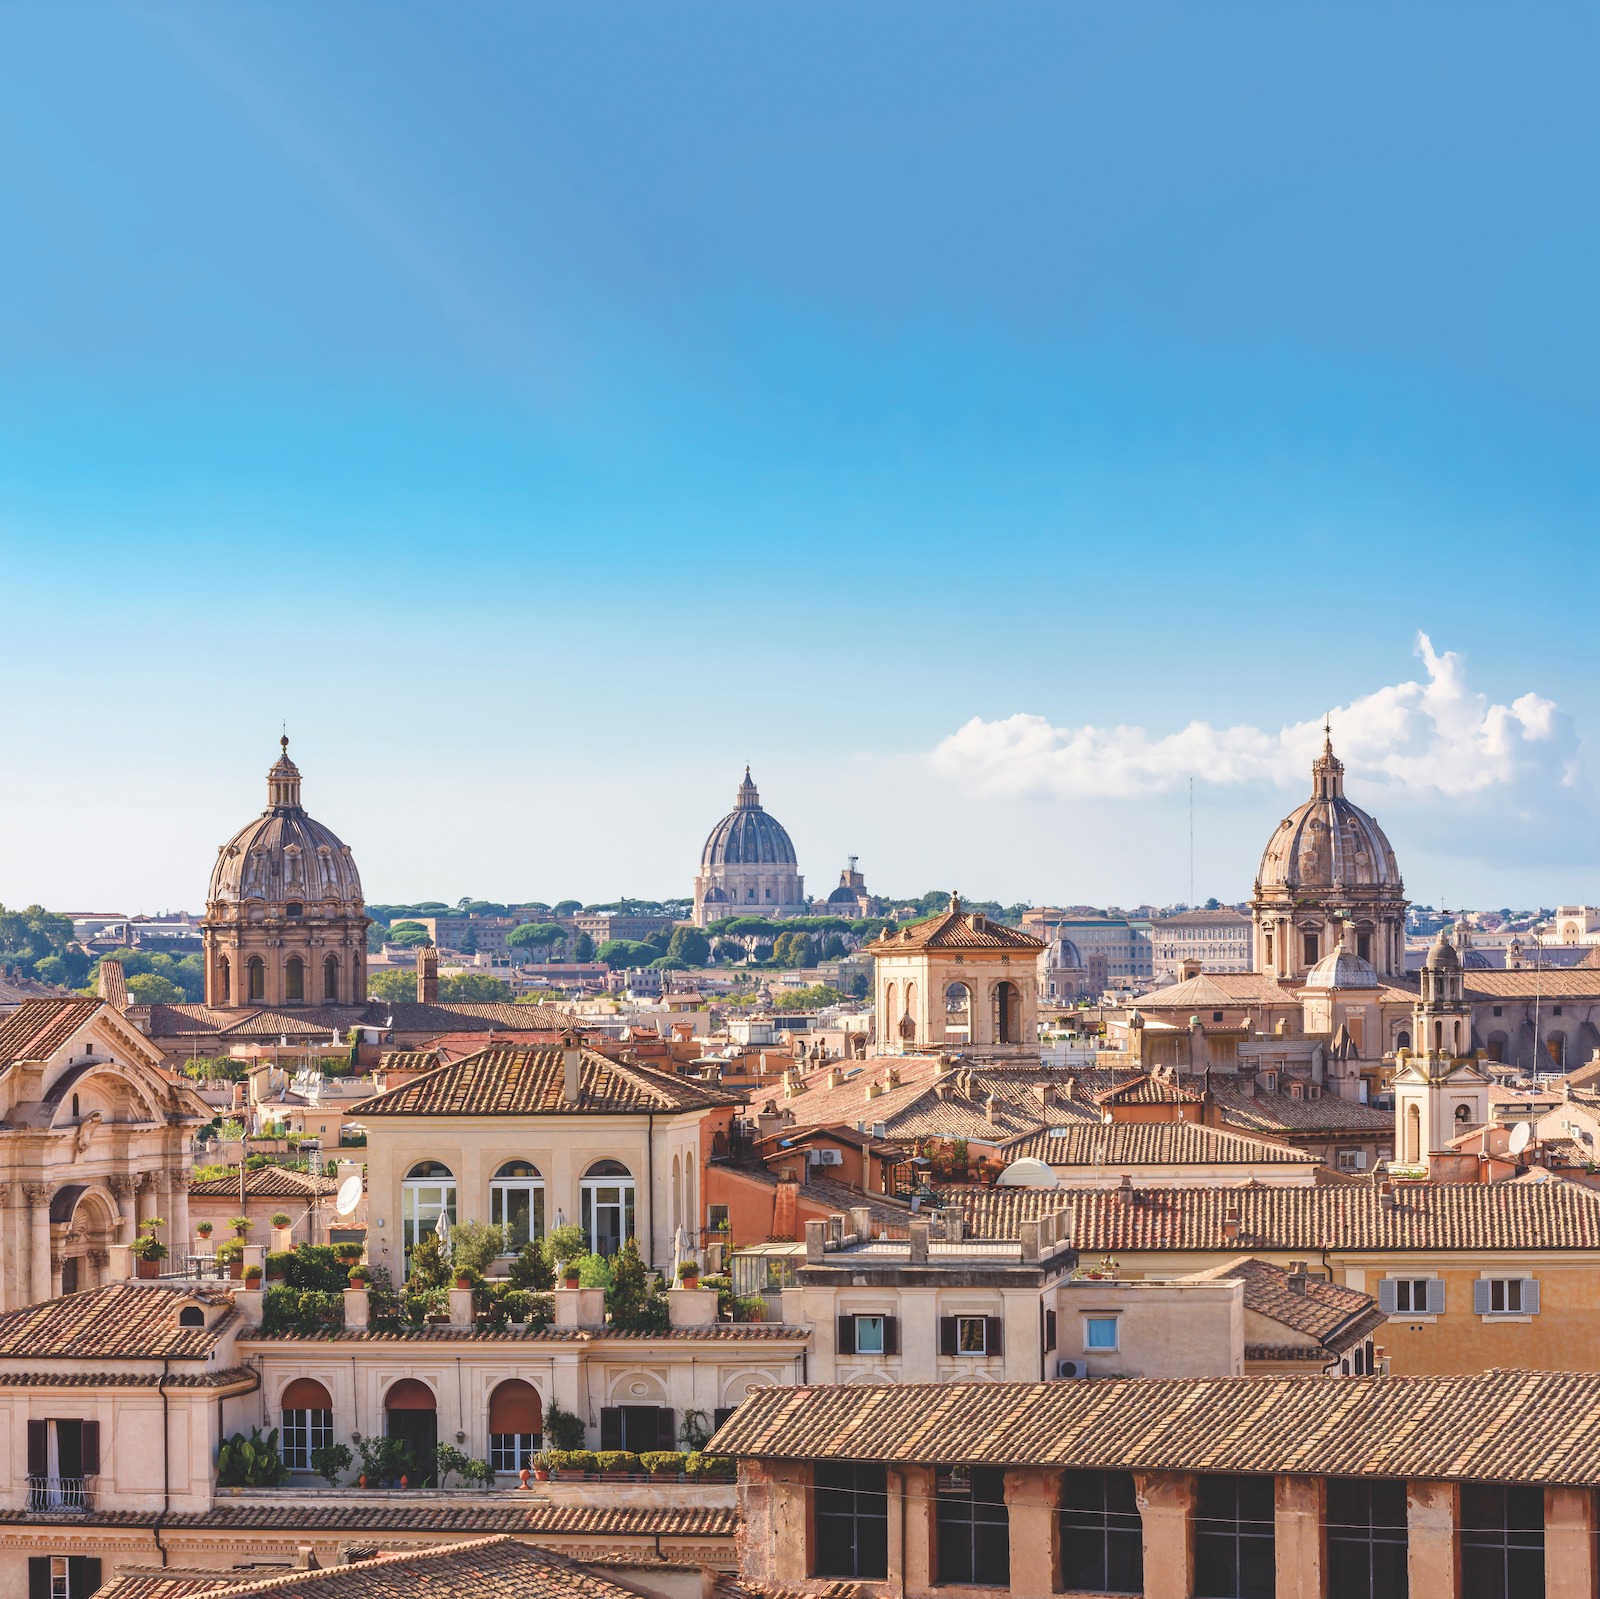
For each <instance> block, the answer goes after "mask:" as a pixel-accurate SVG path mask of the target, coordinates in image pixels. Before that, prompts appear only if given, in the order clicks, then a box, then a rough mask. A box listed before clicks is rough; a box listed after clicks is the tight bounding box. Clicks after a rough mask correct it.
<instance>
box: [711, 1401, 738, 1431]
mask: <svg viewBox="0 0 1600 1599" xmlns="http://www.w3.org/2000/svg"><path fill="white" fill-rule="evenodd" d="M732 1414H733V1406H732V1405H718V1406H717V1408H716V1409H715V1410H713V1411H712V1412H711V1430H712V1431H713V1432H717V1431H719V1430H720V1429H721V1427H722V1424H723V1423H724V1422H725V1421H726V1420H727V1419H728V1418H729V1417H730V1416H731V1415H732Z"/></svg>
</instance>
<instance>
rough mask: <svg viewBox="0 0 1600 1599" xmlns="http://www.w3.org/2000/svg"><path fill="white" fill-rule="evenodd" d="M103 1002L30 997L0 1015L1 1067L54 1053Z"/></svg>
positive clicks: (40, 1058)
mask: <svg viewBox="0 0 1600 1599" xmlns="http://www.w3.org/2000/svg"><path fill="white" fill-rule="evenodd" d="M104 1003H105V1001H104V1000H99V999H29V1000H24V1001H23V1002H22V1004H20V1005H19V1006H17V1008H16V1009H15V1010H14V1011H12V1012H11V1013H10V1014H9V1015H7V1016H0V1070H3V1069H5V1068H6V1067H8V1066H11V1065H14V1064H15V1063H16V1062H17V1061H19V1060H44V1059H46V1058H47V1057H48V1056H50V1055H53V1054H54V1053H55V1052H56V1051H57V1050H58V1049H60V1048H61V1046H62V1045H63V1044H64V1043H66V1042H67V1040H68V1039H69V1038H71V1037H72V1035H73V1034H74V1033H75V1032H77V1030H78V1029H79V1028H80V1027H82V1026H83V1024H84V1023H85V1022H86V1021H88V1020H89V1019H90V1017H92V1016H93V1015H94V1014H95V1012H96V1011H98V1010H99V1009H100V1007H101V1006H102V1005H103V1004H104Z"/></svg>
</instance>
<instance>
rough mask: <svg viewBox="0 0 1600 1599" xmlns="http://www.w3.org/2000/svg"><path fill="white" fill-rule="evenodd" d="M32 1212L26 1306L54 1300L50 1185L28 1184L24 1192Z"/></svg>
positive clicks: (51, 1190) (29, 1227)
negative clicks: (51, 1269) (51, 1268)
mask: <svg viewBox="0 0 1600 1599" xmlns="http://www.w3.org/2000/svg"><path fill="white" fill-rule="evenodd" d="M23 1192H24V1194H26V1196H27V1200H28V1209H29V1211H30V1212H31V1214H30V1216H29V1221H28V1236H29V1238H30V1240H31V1243H32V1247H31V1250H30V1256H31V1258H30V1261H29V1267H28V1303H29V1304H38V1303H39V1302H40V1301H41V1300H44V1299H50V1298H53V1297H54V1290H53V1288H52V1285H51V1282H50V1199H51V1196H52V1194H53V1193H54V1192H55V1190H54V1189H53V1188H52V1187H51V1186H50V1184H49V1183H28V1184H26V1185H25V1186H24V1188H23Z"/></svg>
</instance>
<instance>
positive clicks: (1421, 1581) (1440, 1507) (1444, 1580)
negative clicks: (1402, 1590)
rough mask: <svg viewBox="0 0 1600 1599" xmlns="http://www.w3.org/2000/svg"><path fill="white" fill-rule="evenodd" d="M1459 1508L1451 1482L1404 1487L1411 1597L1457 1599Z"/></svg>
mask: <svg viewBox="0 0 1600 1599" xmlns="http://www.w3.org/2000/svg"><path fill="white" fill-rule="evenodd" d="M1460 1506H1461V1494H1460V1490H1459V1489H1458V1488H1457V1486H1456V1484H1455V1483H1453V1482H1408V1483H1407V1484H1406V1570H1407V1573H1408V1587H1409V1588H1410V1591H1411V1592H1412V1593H1414V1594H1419V1595H1425V1596H1426V1599H1460V1594H1461V1549H1460V1545H1459V1543H1458V1542H1457V1540H1456V1526H1457V1523H1458V1522H1459V1521H1460V1519H1461V1515H1460Z"/></svg>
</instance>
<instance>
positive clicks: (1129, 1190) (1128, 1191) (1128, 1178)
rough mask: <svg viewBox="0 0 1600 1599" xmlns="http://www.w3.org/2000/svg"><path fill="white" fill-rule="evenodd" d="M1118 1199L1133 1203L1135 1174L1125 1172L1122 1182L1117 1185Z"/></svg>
mask: <svg viewBox="0 0 1600 1599" xmlns="http://www.w3.org/2000/svg"><path fill="white" fill-rule="evenodd" d="M1117 1197H1118V1198H1119V1199H1126V1200H1129V1201H1131V1200H1132V1199H1133V1173H1132V1172H1128V1171H1125V1172H1124V1173H1123V1174H1122V1181H1121V1182H1119V1183H1118V1184H1117Z"/></svg>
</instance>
